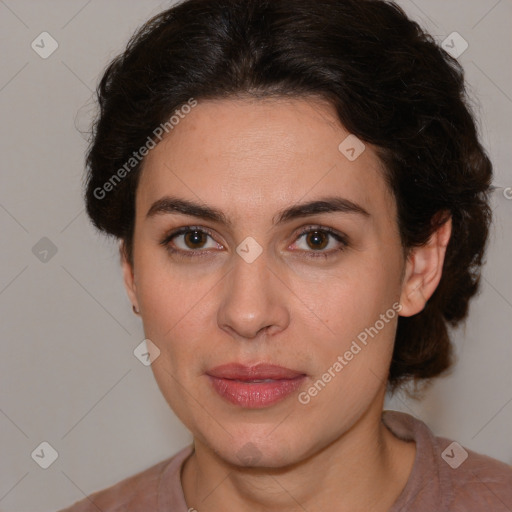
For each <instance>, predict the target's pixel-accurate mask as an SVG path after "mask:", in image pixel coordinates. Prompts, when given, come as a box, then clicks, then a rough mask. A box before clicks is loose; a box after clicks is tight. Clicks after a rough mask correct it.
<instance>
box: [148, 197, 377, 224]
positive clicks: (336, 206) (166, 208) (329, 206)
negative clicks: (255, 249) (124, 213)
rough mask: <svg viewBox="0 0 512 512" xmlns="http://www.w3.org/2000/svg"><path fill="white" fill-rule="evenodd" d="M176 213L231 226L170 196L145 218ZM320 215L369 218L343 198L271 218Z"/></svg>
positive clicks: (212, 213) (214, 212)
mask: <svg viewBox="0 0 512 512" xmlns="http://www.w3.org/2000/svg"><path fill="white" fill-rule="evenodd" d="M176 213H178V214H180V213H181V214H183V215H188V216H190V217H197V218H201V219H205V220H210V221H213V222H217V223H219V224H224V225H226V226H232V222H231V221H230V220H229V219H228V218H227V217H226V215H225V214H224V213H223V212H222V211H221V210H218V209H216V208H212V207H211V206H205V205H201V204H198V203H194V202H193V201H189V200H187V199H180V198H177V197H171V196H165V197H162V198H161V199H158V200H157V201H155V202H154V203H153V204H152V205H151V207H150V208H149V210H148V213H147V214H146V218H150V217H154V216H156V215H165V214H176ZM320 213H351V214H358V215H361V216H363V217H370V216H371V215H370V214H369V213H368V212H367V211H366V210H365V209H364V208H363V207H362V206H360V205H358V204H356V203H354V202H353V201H350V200H349V199H345V198H343V197H337V196H334V197H333V196H331V197H325V198H321V199H317V200H315V201H310V202H307V203H300V204H295V205H293V206H290V207H289V208H286V209H284V210H282V211H280V212H279V213H278V215H277V217H274V218H273V224H283V223H285V222H288V221H291V220H293V219H297V218H302V217H310V216H312V215H317V214H320Z"/></svg>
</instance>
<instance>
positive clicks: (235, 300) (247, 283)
mask: <svg viewBox="0 0 512 512" xmlns="http://www.w3.org/2000/svg"><path fill="white" fill-rule="evenodd" d="M254 249H255V248H254V247H251V242H250V241H249V242H248V245H246V243H244V242H243V243H242V244H240V246H239V247H238V251H237V252H238V253H239V254H236V255H234V261H233V268H232V270H231V272H229V274H228V275H227V276H226V281H225V283H224V290H223V293H224V296H223V299H222V301H221V304H220V306H219V311H218V324H219V327H221V328H222V329H224V330H229V331H230V332H231V333H232V334H233V333H234V332H236V333H237V334H238V335H239V336H241V337H246V338H253V337H255V336H256V335H257V334H258V332H260V331H262V330H264V329H265V330H267V331H269V332H270V331H272V332H275V331H279V330H281V329H284V328H286V326H287V324H288V318H289V315H288V310H287V305H286V303H285V301H286V298H285V295H284V294H283V293H282V291H280V290H279V289H278V288H279V287H282V286H283V284H282V283H281V282H280V281H279V280H277V279H276V277H275V276H274V275H273V273H272V271H271V270H270V269H269V268H268V266H267V265H269V259H268V257H267V255H266V254H265V251H260V254H259V255H257V257H255V258H254V259H253V257H254V253H253V254H252V255H251V257H250V258H246V255H248V254H250V253H251V251H254ZM244 250H245V251H246V252H244Z"/></svg>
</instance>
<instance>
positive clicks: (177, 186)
mask: <svg viewBox="0 0 512 512" xmlns="http://www.w3.org/2000/svg"><path fill="white" fill-rule="evenodd" d="M345 141H346V142H345ZM340 144H341V147H340ZM352 149H353V151H352ZM347 150H348V152H347ZM361 151H362V152H361ZM359 153H360V154H359ZM358 155H359V156H358ZM354 156H356V157H357V158H355V159H354ZM348 157H350V158H348ZM165 194H172V195H173V196H177V195H178V196H182V197H184V198H188V199H191V200H194V201H200V202H203V203H206V204H209V205H212V206H215V207H217V208H219V209H222V210H223V211H226V212H227V213H228V214H229V212H230V210H231V213H233V215H240V212H246V213H248V212H249V211H254V212H256V211H259V212H260V213H261V212H264V211H265V212H266V211H268V212H269V214H270V212H272V213H273V212H275V211H277V210H279V209H281V208H283V207H284V206H289V205H290V204H293V203H296V202H299V201H301V200H305V199H313V198H315V197H318V196H326V195H333V194H336V195H342V196H343V197H346V198H347V199H350V200H352V201H354V202H357V203H358V204H361V206H363V207H364V208H365V209H367V210H368V211H369V210H381V213H383V211H384V210H389V213H390V214H391V213H392V209H393V201H392V198H391V194H390V192H389V190H388V188H387V185H386V183H385V180H384V177H383V167H382V164H381V162H380V160H379V159H378V157H377V154H376V152H375V149H374V148H373V147H371V146H370V145H368V144H365V145H364V150H363V145H362V143H361V142H360V141H358V140H357V139H356V138H355V137H354V136H353V135H351V134H350V133H349V132H347V130H346V129H345V128H344V127H343V126H342V125H341V124H340V123H339V121H338V119H337V116H336V113H335V111H334V108H333V107H331V106H330V105H328V104H327V103H325V102H322V101H321V100H317V99H311V98H308V99H304V98H301V99H299V98H295V99H282V98H280V99H264V100H262V99H251V100H249V99H236V100H235V99H225V100H208V101H198V105H197V106H196V107H194V108H193V109H192V111H191V112H190V113H189V114H187V115H186V116H184V118H182V119H181V120H180V121H179V123H178V124H177V125H176V126H175V127H174V128H173V130H172V131H170V133H169V134H168V135H167V136H166V137H165V138H164V139H163V140H162V142H160V143H159V144H158V145H157V146H156V148H154V149H153V150H151V151H150V152H149V154H148V155H147V157H146V159H145V162H144V167H143V172H142V175H141V179H140V181H139V189H138V192H137V209H138V210H141V211H140V212H139V213H141V214H143V213H145V212H144V211H143V210H145V211H146V212H147V209H148V208H149V207H150V205H151V203H152V202H154V201H155V200H157V199H159V198H160V197H162V196H163V195H165Z"/></svg>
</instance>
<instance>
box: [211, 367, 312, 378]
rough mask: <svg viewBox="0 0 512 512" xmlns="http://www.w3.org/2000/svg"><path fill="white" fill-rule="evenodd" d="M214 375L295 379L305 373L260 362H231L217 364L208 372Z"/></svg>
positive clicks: (219, 376)
mask: <svg viewBox="0 0 512 512" xmlns="http://www.w3.org/2000/svg"><path fill="white" fill-rule="evenodd" d="M206 373H207V374H208V375H210V376H212V377H217V378H221V379H232V380H247V381H249V380H260V379H274V380H279V379H294V378H296V377H300V376H302V375H305V374H304V373H302V372H298V371H295V370H291V369H290V368H284V367H282V366H276V365H273V364H266V363H259V364H255V365H252V366H245V365H243V364H238V363H229V364H223V365H220V366H216V367H215V368H213V369H211V370H208V371H207V372H206Z"/></svg>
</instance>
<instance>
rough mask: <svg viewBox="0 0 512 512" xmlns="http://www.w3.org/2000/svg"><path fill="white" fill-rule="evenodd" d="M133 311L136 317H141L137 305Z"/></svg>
mask: <svg viewBox="0 0 512 512" xmlns="http://www.w3.org/2000/svg"><path fill="white" fill-rule="evenodd" d="M132 309H133V312H134V313H135V314H136V315H140V311H139V310H138V309H137V308H136V307H135V305H133V306H132Z"/></svg>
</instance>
